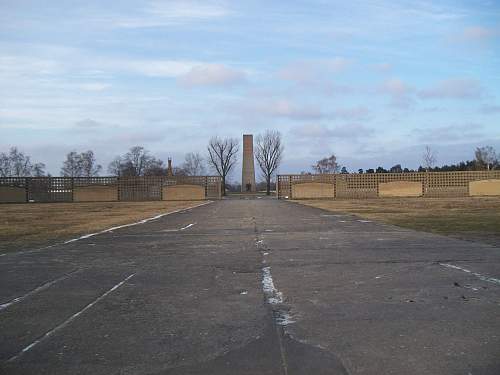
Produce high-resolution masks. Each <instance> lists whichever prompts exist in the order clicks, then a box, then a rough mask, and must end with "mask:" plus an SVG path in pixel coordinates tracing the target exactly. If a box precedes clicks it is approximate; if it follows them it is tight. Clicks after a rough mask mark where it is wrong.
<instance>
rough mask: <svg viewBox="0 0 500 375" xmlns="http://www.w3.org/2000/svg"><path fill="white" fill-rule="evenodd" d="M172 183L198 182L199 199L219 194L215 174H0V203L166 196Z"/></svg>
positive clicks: (191, 184) (210, 197) (218, 181)
mask: <svg viewBox="0 0 500 375" xmlns="http://www.w3.org/2000/svg"><path fill="white" fill-rule="evenodd" d="M174 185H180V186H179V188H180V189H181V190H182V188H183V187H184V186H193V185H195V186H201V187H202V188H203V189H202V190H201V191H202V192H203V191H204V194H202V199H220V198H221V178H220V177H218V176H174V177H166V176H144V177H121V178H119V177H75V178H72V177H1V178H0V203H15V202H17V203H20V202H83V201H86V202H90V201H117V200H120V201H156V200H162V199H163V200H166V199H168V197H165V196H163V192H164V189H163V188H164V187H166V186H174ZM197 189H198V190H200V189H199V188H197ZM186 190H188V189H186ZM186 197H187V198H186V199H188V200H189V195H186Z"/></svg>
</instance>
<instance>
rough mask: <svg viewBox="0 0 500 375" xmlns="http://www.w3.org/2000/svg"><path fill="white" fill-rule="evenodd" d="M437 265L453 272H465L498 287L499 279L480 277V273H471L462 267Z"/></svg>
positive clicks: (445, 264) (447, 264)
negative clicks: (451, 269)
mask: <svg viewBox="0 0 500 375" xmlns="http://www.w3.org/2000/svg"><path fill="white" fill-rule="evenodd" d="M439 265H441V266H443V267H448V268H453V269H455V270H460V271H463V272H466V273H470V274H471V275H474V276H476V277H477V278H478V279H480V280H483V281H487V282H489V283H493V284H497V285H500V279H495V278H494V277H489V276H485V275H481V274H480V273H478V272H472V271H471V270H468V269H467V268H463V267H460V266H456V265H454V264H449V263H439Z"/></svg>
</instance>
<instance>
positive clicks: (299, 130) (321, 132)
mask: <svg viewBox="0 0 500 375" xmlns="http://www.w3.org/2000/svg"><path fill="white" fill-rule="evenodd" d="M292 133H293V135H295V136H297V137H299V138H315V139H323V140H324V139H326V138H339V139H357V138H363V137H367V136H370V135H371V134H373V129H371V128H368V127H366V126H364V125H361V124H346V125H337V126H334V127H329V126H326V125H322V124H309V125H301V126H298V127H295V128H292Z"/></svg>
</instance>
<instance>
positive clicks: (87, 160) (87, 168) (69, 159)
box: [61, 150, 102, 177]
mask: <svg viewBox="0 0 500 375" xmlns="http://www.w3.org/2000/svg"><path fill="white" fill-rule="evenodd" d="M101 169H102V167H101V166H100V165H99V164H97V161H96V158H95V155H94V152H93V151H91V150H88V151H86V152H82V153H77V152H76V151H71V152H70V153H68V154H67V155H66V160H65V161H64V163H63V166H62V168H61V175H63V176H67V177H94V176H98V175H99V172H100V171H101Z"/></svg>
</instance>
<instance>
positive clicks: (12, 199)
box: [0, 186, 26, 203]
mask: <svg viewBox="0 0 500 375" xmlns="http://www.w3.org/2000/svg"><path fill="white" fill-rule="evenodd" d="M23 202H26V189H25V188H20V187H15V186H0V203H23Z"/></svg>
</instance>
